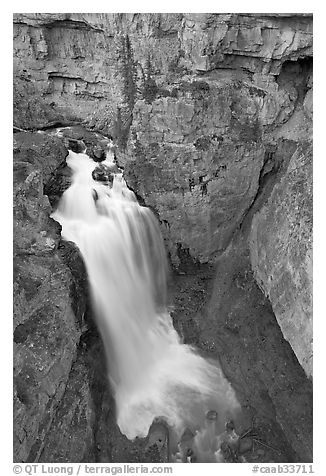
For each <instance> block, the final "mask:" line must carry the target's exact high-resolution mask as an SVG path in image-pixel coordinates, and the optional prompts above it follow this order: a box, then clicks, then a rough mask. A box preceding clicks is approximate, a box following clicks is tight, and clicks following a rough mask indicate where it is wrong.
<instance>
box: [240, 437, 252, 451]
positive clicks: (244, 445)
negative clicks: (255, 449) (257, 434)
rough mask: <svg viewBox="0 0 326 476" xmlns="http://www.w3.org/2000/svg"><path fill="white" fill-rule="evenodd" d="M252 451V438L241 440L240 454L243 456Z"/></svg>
mask: <svg viewBox="0 0 326 476" xmlns="http://www.w3.org/2000/svg"><path fill="white" fill-rule="evenodd" d="M251 449H252V439H251V438H241V439H240V446H239V453H240V454H243V453H246V452H247V451H250V450H251Z"/></svg>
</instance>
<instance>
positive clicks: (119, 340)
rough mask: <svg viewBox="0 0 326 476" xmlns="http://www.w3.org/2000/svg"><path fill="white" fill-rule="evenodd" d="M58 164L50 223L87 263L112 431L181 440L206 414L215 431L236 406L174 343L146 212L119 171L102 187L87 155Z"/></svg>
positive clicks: (217, 380)
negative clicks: (61, 179)
mask: <svg viewBox="0 0 326 476" xmlns="http://www.w3.org/2000/svg"><path fill="white" fill-rule="evenodd" d="M67 164H68V166H69V167H70V168H71V169H72V172H73V175H72V184H71V186H70V187H69V188H68V189H67V190H66V192H65V193H64V194H63V196H62V198H61V201H60V203H59V206H58V209H57V210H56V211H55V212H54V213H53V214H52V217H53V218H54V219H55V220H57V221H58V222H59V223H60V224H61V225H62V237H63V238H64V239H66V240H69V241H73V242H74V243H76V245H77V246H78V248H79V249H80V251H81V254H82V256H83V259H84V261H85V264H86V269H87V273H88V279H89V283H90V288H91V293H92V300H93V307H94V310H95V314H96V319H97V323H98V327H99V329H100V332H101V335H102V339H103V343H104V346H105V351H106V355H107V360H108V369H109V379H110V382H111V385H112V389H113V392H114V396H115V401H116V409H117V422H118V425H119V427H120V429H121V432H122V433H124V434H125V435H126V436H127V437H128V438H129V439H133V438H135V437H136V436H146V435H147V433H148V430H149V428H150V426H151V424H152V422H153V420H154V418H155V417H162V418H164V419H165V420H166V421H167V422H168V424H169V425H170V426H171V427H173V428H174V429H175V431H176V432H177V433H178V434H181V432H182V431H183V429H184V428H186V427H190V428H192V429H193V430H196V429H199V428H200V427H202V424H203V421H204V420H205V413H206V411H207V410H210V409H214V410H216V411H217V412H218V415H219V418H218V422H219V425H220V427H219V428H218V430H217V432H222V431H223V429H224V423H225V421H226V419H227V418H229V417H230V416H232V414H233V413H234V412H236V411H237V410H238V408H239V405H238V403H237V400H236V398H235V395H234V392H233V390H232V388H231V386H230V385H229V383H228V382H227V381H226V379H225V378H224V376H223V375H222V372H221V370H220V369H219V367H218V365H217V364H216V363H214V362H211V361H208V360H206V359H204V358H203V357H201V356H199V355H198V354H197V353H196V351H195V350H194V349H193V348H192V347H190V346H189V345H185V344H183V343H182V342H181V340H180V338H179V336H178V334H177V332H176V331H175V329H174V328H173V325H172V319H171V317H170V315H169V313H168V311H167V308H166V270H167V264H166V256H165V250H164V244H163V240H162V237H161V234H160V230H159V226H158V223H157V221H156V219H155V217H154V215H153V213H152V212H151V211H150V210H149V209H148V208H146V207H142V206H140V205H139V204H138V203H137V200H136V198H135V195H134V194H133V192H131V191H130V190H129V189H128V188H127V186H126V184H125V181H124V179H123V177H122V174H121V173H117V174H115V176H114V180H113V185H112V187H110V186H108V185H104V184H101V183H99V182H97V181H95V180H93V178H92V171H93V170H94V169H95V167H96V166H97V164H96V163H95V162H94V161H93V160H92V159H90V158H89V157H88V156H87V155H86V154H76V153H74V152H71V151H70V152H69V155H68V157H67ZM104 164H105V165H107V166H108V167H110V166H112V165H113V163H110V162H108V161H106V163H105V162H104Z"/></svg>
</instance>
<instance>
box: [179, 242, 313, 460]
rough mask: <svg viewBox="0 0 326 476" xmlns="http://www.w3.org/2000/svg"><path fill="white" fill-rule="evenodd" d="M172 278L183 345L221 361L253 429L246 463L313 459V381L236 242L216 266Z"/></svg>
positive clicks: (246, 425) (244, 428)
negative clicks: (213, 274) (305, 371)
mask: <svg viewBox="0 0 326 476" xmlns="http://www.w3.org/2000/svg"><path fill="white" fill-rule="evenodd" d="M189 266H190V265H189V263H188V273H187V274H185V275H184V274H175V276H174V284H173V286H174V302H175V308H174V311H173V318H174V322H175V326H176V328H177V329H178V330H179V332H180V333H181V334H182V336H183V337H184V340H185V342H186V343H191V344H194V345H197V346H198V347H199V349H200V350H201V351H203V352H204V353H205V354H206V355H207V356H210V357H213V358H218V360H219V362H220V364H221V367H222V369H223V371H224V373H225V376H226V377H227V378H228V380H229V381H230V382H231V384H232V386H233V387H234V389H235V390H236V393H237V396H238V398H239V400H240V403H241V405H242V411H243V420H242V421H241V425H240V426H239V427H238V428H237V430H238V432H239V433H244V432H246V431H247V430H248V429H250V428H253V430H254V434H256V437H255V438H254V439H252V441H253V440H254V448H253V449H252V448H251V449H250V451H248V452H247V453H245V454H244V456H245V457H246V459H247V460H248V461H259V462H294V461H296V462H309V461H311V460H312V384H311V382H310V381H309V380H308V379H307V377H306V376H305V373H304V371H303V369H302V367H301V366H300V364H299V363H298V361H297V359H296V357H295V355H294V353H293V351H292V348H291V347H290V345H289V344H288V342H286V341H285V340H284V338H283V335H282V333H281V330H280V328H279V326H278V323H277V321H276V319H275V316H274V314H273V310H272V308H271V305H270V303H269V301H268V300H267V299H266V298H265V296H264V295H263V293H262V292H261V290H260V289H259V288H258V286H257V284H256V282H255V280H254V278H253V274H252V271H251V267H250V261H249V252H248V251H247V250H246V247H245V245H244V242H243V239H241V238H240V239H239V240H238V241H237V242H236V243H234V245H233V246H232V248H231V249H230V251H229V253H228V254H227V255H224V256H223V257H222V258H220V260H219V261H218V263H217V264H216V278H215V280H212V278H211V276H212V268H211V266H209V265H201V266H198V264H196V263H194V267H193V272H191V269H190V267H189Z"/></svg>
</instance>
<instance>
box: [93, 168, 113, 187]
mask: <svg viewBox="0 0 326 476" xmlns="http://www.w3.org/2000/svg"><path fill="white" fill-rule="evenodd" d="M92 177H93V179H94V180H96V181H98V182H105V183H108V182H110V183H112V182H113V174H112V172H111V169H110V168H109V167H106V166H105V165H103V164H101V165H99V166H98V167H96V168H95V169H94V170H93V172H92Z"/></svg>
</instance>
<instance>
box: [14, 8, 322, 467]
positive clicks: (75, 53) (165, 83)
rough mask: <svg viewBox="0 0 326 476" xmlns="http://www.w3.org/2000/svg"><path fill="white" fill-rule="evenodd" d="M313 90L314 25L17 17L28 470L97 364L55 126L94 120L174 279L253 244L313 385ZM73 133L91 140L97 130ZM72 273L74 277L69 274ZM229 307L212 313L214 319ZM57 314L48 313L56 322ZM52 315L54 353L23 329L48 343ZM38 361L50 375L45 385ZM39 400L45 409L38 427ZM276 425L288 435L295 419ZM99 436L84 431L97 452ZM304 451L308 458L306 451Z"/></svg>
mask: <svg viewBox="0 0 326 476" xmlns="http://www.w3.org/2000/svg"><path fill="white" fill-rule="evenodd" d="M312 86H313V75H312V16H311V15H308V14H297V15H296V14H80V13H78V14H67V13H63V14H15V15H14V126H15V127H16V130H20V129H22V130H25V131H32V132H25V133H24V132H21V133H19V134H15V136H16V137H17V139H16V140H17V144H18V145H17V146H16V149H15V157H16V159H15V160H16V161H17V162H15V164H16V165H15V167H17V171H18V172H17V177H16V175H15V182H16V183H17V185H16V187H18V188H17V192H16V197H17V205H16V207H17V210H18V211H17V218H16V220H17V221H15V225H16V226H17V228H16V231H15V237H16V240H17V247H18V248H17V249H19V250H21V251H19V252H18V253H17V263H18V264H17V269H18V274H17V276H18V278H17V285H16V288H15V289H17V293H18V294H17V297H16V298H15V302H16V303H17V306H18V307H19V306H20V307H19V309H18V311H17V317H16V319H17V324H16V325H17V326H18V327H17V328H18V331H15V332H16V340H15V342H16V345H17V346H18V351H17V353H16V355H17V359H18V360H17V369H16V371H17V376H18V377H17V378H18V380H17V382H18V390H17V391H18V394H17V395H18V397H17V398H18V400H17V405H18V406H19V405H22V404H26V402H28V405H29V407H28V408H29V410H28V411H27V413H26V412H25V413H24V412H23V411H22V412H21V413H20V410H19V409H18V410H17V412H16V415H18V417H17V418H18V421H17V427H20V428H21V430H19V431H20V432H21V434H19V436H18V438H19V445H18V446H19V448H20V449H19V453H18V454H17V460H21V459H24V458H26V457H27V455H28V454H31V453H30V452H31V448H32V446H33V448H34V449H33V452H34V453H33V454H34V456H33V454H32V456H30V458H31V460H33V458H34V459H35V454H40V450H39V448H38V446H37V441H38V439H39V440H40V441H41V442H42V444H41V443H40V445H41V446H42V445H43V446H42V447H44V438H45V437H44V438H42V437H39V436H37V435H40V434H42V431H43V430H40V428H48V426H47V425H49V424H50V421H51V422H52V421H54V423H53V424H56V425H58V424H59V423H58V421H57V423H55V420H53V418H54V416H53V412H52V410H51V409H52V408H54V407H55V406H56V405H58V402H60V401H61V402H63V389H64V388H66V385H67V382H68V374H69V372H73V368H74V367H73V362H74V361H75V360H76V359H77V360H76V362H77V363H76V365H77V366H79V367H78V368H79V369H80V368H82V367H83V364H82V363H78V362H79V360H78V358H77V350H76V349H77V347H76V346H77V344H78V342H79V339H80V336H81V335H82V330H81V326H82V325H83V324H80V322H81V321H82V317H81V316H82V315H83V312H84V311H83V304H82V303H80V305H79V307H78V309H71V305H69V304H67V303H70V304H71V303H73V302H74V300H73V298H72V297H71V292H72V291H71V289H73V288H74V287H76V286H77V287H78V286H82V285H83V284H80V283H79V281H78V279H77V278H76V277H73V276H72V275H71V273H72V271H71V266H72V265H71V258H70V257H71V254H72V255H73V254H74V251H73V250H70V249H69V252H67V253H65V254H64V257H63V255H62V253H63V250H62V249H61V250H60V248H59V247H58V239H59V231H58V230H57V229H56V228H55V226H54V224H53V222H51V221H49V220H48V218H47V217H48V215H49V210H50V206H49V203H48V202H47V198H46V196H44V195H43V186H44V185H46V184H47V183H48V182H49V179H50V178H51V177H52V178H53V173H54V172H55V170H57V169H58V167H59V166H60V164H61V163H62V161H63V160H64V156H65V154H66V153H67V150H66V148H65V147H64V144H63V143H62V141H61V142H60V140H59V138H56V136H55V135H51V134H50V132H51V130H52V129H53V128H55V127H59V126H76V125H82V126H84V127H86V128H87V129H88V130H93V131H97V132H98V133H101V134H103V135H104V136H112V137H113V138H114V141H115V143H116V144H117V149H116V158H117V161H118V163H119V165H120V166H121V167H124V174H125V178H126V180H127V183H128V186H129V187H130V188H132V189H133V190H134V191H135V193H136V195H137V197H138V198H139V200H140V201H141V202H142V203H145V204H146V205H147V206H149V207H151V208H152V210H153V211H154V213H155V214H156V215H157V217H158V218H159V220H160V224H161V230H162V233H163V236H164V239H165V243H166V247H167V250H168V253H169V257H170V261H171V264H172V267H173V268H174V269H175V270H176V271H178V270H181V269H182V266H183V265H184V261H185V259H186V260H188V261H189V262H192V263H195V264H196V266H215V265H216V263H219V262H223V260H224V259H226V258H225V257H227V256H231V258H230V259H231V260H232V263H233V258H232V254H233V257H234V256H238V251H239V250H238V248H237V246H238V240H239V236H240V237H241V240H243V241H244V242H245V243H246V244H245V245H241V247H240V248H241V250H242V251H241V253H242V254H243V256H244V255H246V256H247V255H248V256H249V260H250V264H249V265H248V266H249V268H251V269H250V272H251V271H252V276H253V277H252V279H253V283H254V281H255V282H256V283H257V284H258V286H259V288H260V289H261V290H262V292H263V294H264V295H265V297H266V298H267V299H268V300H269V302H270V304H271V306H272V310H273V313H274V314H275V317H276V319H277V321H278V323H279V326H280V328H281V330H282V333H283V336H284V337H285V339H286V340H288V342H289V343H290V345H291V346H292V349H293V350H294V352H295V355H296V357H297V359H298V360H299V362H300V364H301V365H302V367H303V368H304V370H305V372H306V375H307V376H308V377H311V376H312V306H311V293H312V282H311V280H312V270H311V263H312V261H311V260H312V243H311V216H312V210H311V207H312V185H311V175H312V174H311V158H312V151H311V142H312ZM36 130H41V131H42V132H37V133H36V132H33V131H36ZM75 137H76V138H78V139H83V133H82V132H81V133H80V137H79V136H78V137H77V136H75ZM33 141H35V144H36V145H35V148H36V149H35V153H34V152H31V151H30V150H31V149H33V148H34V146H31V145H29V144H31V142H33ZM26 157H27V158H28V157H30V159H26ZM26 161H27V163H25V162H26ZM51 173H52V176H51ZM36 190H37V192H36ZM61 192H62V191H61ZM47 194H49V193H48V192H47ZM22 197H23V198H22ZM26 197H27V198H26ZM22 202H24V203H23V204H21V203H22ZM21 207H23V209H21ZM36 210H37V211H36ZM240 248H239V249H240ZM22 256H24V258H22ZM67 256H68V257H69V259H68V258H67ZM239 256H240V255H239ZM241 256H242V255H241ZM67 259H68V262H69V263H70V268H69V266H68V265H67ZM26 260H27V261H28V262H27V261H26ZM30 260H32V263H30V262H29V261H30ZM65 260H66V261H65ZM220 260H222V261H220ZM241 260H242V258H239V262H240V261H241ZM76 263H77V264H76ZM78 263H79V262H78V260H77V261H76V260H75V261H74V266H75V267H76V266H77V268H78V266H81V264H80V263H79V264H78ZM74 266H72V268H73V269H74ZM232 266H233V264H232ZM249 268H248V269H249ZM49 269H53V270H56V271H55V272H53V274H52V273H50V272H49ZM217 269H218V268H217ZM217 272H218V271H217ZM234 272H235V274H237V273H236V271H234ZM60 273H63V274H64V276H65V277H64V279H61V278H60V280H59V278H56V276H60ZM69 273H70V274H69ZM31 274H32V275H33V276H32V278H31ZM81 274H82V273H81ZM238 274H239V273H238ZM77 275H78V273H77V274H76V276H77ZM56 279H58V280H59V281H60V283H58V282H57V281H56ZM248 279H249V278H248ZM250 279H251V278H250ZM32 280H36V281H37V280H38V282H42V286H41V287H39V286H38V285H35V286H34V285H33V286H32V288H33V289H37V290H38V291H37V294H36V296H34V295H32V296H29V297H28V289H27V288H28V286H29V285H30V283H32ZM47 282H48V287H49V289H48V291H46V290H43V287H44V286H47V284H46V283H47ZM51 283H52V284H51ZM76 283H77V284H76ZM78 283H79V284H78ZM50 284H51V285H50ZM215 286H218V283H217V282H216V283H215ZM252 286H254V284H252ZM57 287H58V289H60V290H62V292H61V291H60V292H59V291H58V292H56V289H57ZM34 292H35V291H31V293H32V294H33V293H34ZM75 292H76V291H75ZM46 293H50V295H49V298H46V299H44V296H45V294H46ZM51 293H52V294H53V293H54V295H53V296H52V294H51ZM26 294H27V297H26ZM21 296H23V297H21ZM47 299H49V301H48V300H47ZM216 299H217V298H216ZM216 299H215V298H212V300H211V301H210V304H209V306H210V307H209V314H210V315H211V316H214V312H215V311H214V309H217V308H218V304H217V301H216ZM34 303H35V304H34ZM37 303H38V304H37ZM230 305H231V306H232V305H233V304H232V303H230ZM28 306H29V307H28ZM44 306H50V309H48V310H44V312H43V311H42V308H43V307H44ZM64 306H65V307H64ZM69 306H70V307H69ZM234 307H235V308H236V305H235V303H234ZM27 308H28V309H31V315H30V316H29V314H26V312H25V309H27ZM22 310H24V312H23V311H22ZM231 311H232V309H231ZM231 311H230V312H231ZM33 312H36V314H34V317H33ZM42 312H43V313H42ZM221 313H222V314H221V315H223V310H221ZM43 314H44V315H45V317H44V319H45V321H46V319H47V316H49V315H52V316H56V315H58V322H60V326H59V325H58V329H54V328H52V327H51V331H50V335H51V332H52V333H53V339H57V340H58V341H59V344H58V346H57V348H56V349H57V350H56V351H54V350H53V351H51V350H48V351H47V350H46V349H45V350H42V351H41V350H39V349H38V347H37V352H36V351H35V347H34V349H33V345H36V343H35V342H34V343H33V338H32V337H31V336H30V335H29V334H28V335H27V334H26V333H25V334H24V331H23V330H24V322H25V321H26V322H29V321H28V320H29V319H31V321H30V322H32V328H33V329H34V327H33V326H35V333H34V331H33V333H32V334H33V335H35V336H36V335H38V334H37V332H38V331H37V329H38V326H39V325H41V326H43V324H42V323H43V319H40V317H39V316H40V315H43ZM35 316H36V317H35ZM257 319H259V316H257ZM34 321H37V322H36V323H34ZM51 322H52V319H51ZM49 325H50V324H49ZM20 326H23V327H20ZM43 330H44V329H43ZM47 332H48V331H47ZM67 334H69V339H68V335H67ZM17 336H18V337H17ZM68 340H69V342H68ZM66 341H67V342H66ZM32 344H33V345H32ZM51 352H52V353H51ZM78 355H79V354H78ZM31 359H32V360H31ZM35 359H36V360H37V361H38V359H40V360H42V361H44V362H43V364H42V365H43V366H44V369H47V370H39V371H38V372H39V373H37V375H36V376H35V375H34V374H35V368H37V365H38V364H37V362H36V360H35ZM34 360H35V362H34ZM26 365H27V366H29V370H28V369H27V370H26V369H25V367H24V366H26ZM253 365H254V364H253ZM59 368H60V369H62V371H61V370H60V371H59V370H58V369H59ZM24 369H25V370H26V371H25V370H24ZM31 369H34V370H33V371H32V370H31ZM49 369H52V370H51V371H52V372H54V373H55V374H56V377H55V378H54V377H53V378H52V377H51V385H52V387H51V388H53V390H51V391H52V394H51V395H48V394H46V392H45V391H44V392H45V393H42V392H43V390H42V388H45V387H46V385H45V383H44V382H45V380H44V379H46V378H48V376H47V375H48V374H47V372H48V371H49ZM83 371H84V370H83ZM31 372H32V374H33V375H31V376H30V375H29V373H31ZM42 372H45V374H43V373H42ZM72 375H74V374H72ZM19 376H21V378H20V377H19ZM46 376H47V377H46ZM30 378H31V379H32V380H28V385H29V382H32V381H33V382H35V384H34V383H33V385H34V386H35V387H37V388H38V390H37V392H36V395H38V397H37V398H38V400H37V402H36V403H35V404H34V403H32V400H31V401H30V400H28V398H29V397H28V396H26V399H27V400H26V401H25V400H24V399H25V396H24V382H25V380H26V379H30ZM74 378H75V377H74ZM76 378H77V377H76ZM78 378H79V377H78ZM78 378H77V380H78ZM300 378H301V377H300ZM24 379H25V380H24ZM33 379H34V380H33ZM23 380H24V381H23ZM267 380H268V379H267ZM22 382H23V383H22ZM28 385H27V386H28ZM44 385H45V387H44ZM266 386H267V387H268V383H267V382H266ZM86 387H87V385H86ZM86 387H85V389H84V390H83V391H82V398H81V402H82V403H80V406H78V405H77V409H78V412H79V411H80V415H83V411H84V410H85V409H87V408H89V405H88V404H87V403H85V402H87V401H88V400H89V399H90V397H89V389H87V388H86ZM19 388H20V389H21V388H23V389H22V390H19ZM31 388H33V387H31ZM276 393H277V392H276V391H275V392H274V395H272V396H271V398H272V399H275V398H277V397H276V396H275V395H276ZM19 395H20V396H19ZM67 395H68V396H69V393H68V394H67ZM20 397H21V398H22V399H23V401H22V400H21V398H20ZM67 398H68V397H67ZM62 404H63V403H62ZM35 405H39V408H41V410H40V411H39V413H38V416H37V418H36V419H34V420H33V423H32V415H34V414H35V411H36V407H35ZM83 405H84V406H83ZM83 409H84V410H83ZM76 411H77V410H76ZM51 412H52V413H51ZM85 412H86V413H85V416H81V417H80V418H84V419H86V420H87V421H89V422H91V421H93V420H94V418H95V417H94V414H92V412H89V411H86V410H85ZM19 415H21V416H19ZM33 418H35V417H33ZM45 418H47V420H46V422H45ZM277 418H278V420H279V422H280V425H281V427H282V428H283V430H284V429H285V430H286V425H287V423H285V422H286V416H285V415H284V414H281V413H278V417H277ZM92 419H93V420H92ZM86 420H85V421H86ZM23 421H24V422H25V421H26V425H27V427H28V431H27V433H28V435H29V436H28V438H29V443H28V442H27V440H26V435H25V434H23V433H24V430H23V428H24V424H25V423H23ZM92 424H93V423H92ZM89 425H91V423H87V424H85V425H84V426H82V428H83V430H82V431H84V433H83V434H84V435H87V436H85V438H86V440H87V439H88V440H89V441H91V439H92V435H91V432H90V430H89V428H90V426H89ZM32 428H33V429H32ZM44 431H45V430H44ZM25 433H26V432H25ZM67 434H69V432H68V433H67ZM288 437H289V439H291V438H294V439H295V438H296V437H295V435H289V436H288ZM68 440H69V438H68V436H67V441H68ZM88 440H87V441H88ZM24 441H26V442H25V443H24ZM32 443H33V444H32ZM89 444H91V443H89ZM294 446H295V445H294ZM38 451H39V453H37V452H38ZM76 451H77V450H76ZM80 451H81V450H80ZM296 451H297V452H299V453H300V451H306V453H305V454H309V451H310V450H303V449H302V446H300V445H299V444H298V445H297V446H296ZM43 456H44V455H43ZM44 457H45V456H44ZM40 458H41V456H40ZM307 458H308V459H309V457H308V456H307Z"/></svg>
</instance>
